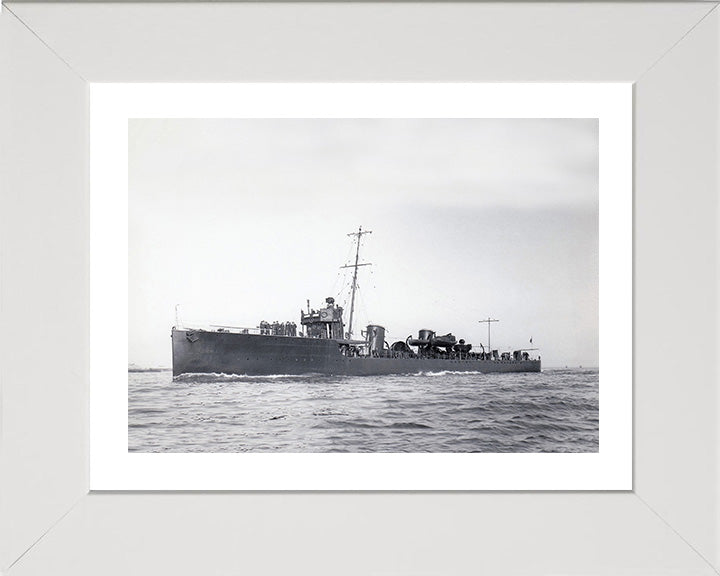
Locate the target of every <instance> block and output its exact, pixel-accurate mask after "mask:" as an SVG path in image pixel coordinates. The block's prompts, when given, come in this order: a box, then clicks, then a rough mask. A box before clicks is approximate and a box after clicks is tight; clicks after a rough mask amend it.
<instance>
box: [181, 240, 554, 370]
mask: <svg viewBox="0 0 720 576" xmlns="http://www.w3.org/2000/svg"><path fill="white" fill-rule="evenodd" d="M369 233H371V232H370V231H369V230H366V231H364V230H362V227H360V228H359V229H358V231H357V232H354V233H352V234H350V236H354V237H355V238H356V241H357V248H356V251H355V259H354V264H349V265H346V266H343V268H353V279H352V285H351V300H350V314H349V321H348V326H347V331H346V330H345V323H344V320H343V318H344V316H343V313H344V310H343V307H341V306H339V305H337V304H336V303H335V299H334V298H333V297H328V298H326V299H325V305H324V306H323V307H321V308H319V309H318V310H314V309H311V308H310V304H309V301H308V303H307V310H306V311H303V310H301V311H300V331H299V332H298V331H297V325H296V324H295V323H294V322H277V321H276V322H273V323H272V324H271V323H268V322H265V321H262V322H260V323H259V325H258V326H257V327H255V328H240V327H232V326H210V327H208V328H199V327H196V328H189V327H183V326H174V327H173V328H172V356H173V375H174V376H178V375H181V374H189V373H217V374H238V375H241V374H247V375H264V374H308V373H319V374H336V375H380V374H405V373H419V372H436V371H443V370H446V371H458V372H468V371H477V372H539V371H540V369H541V364H540V357H539V356H538V357H537V358H533V357H531V356H530V352H532V351H535V350H536V349H534V348H526V349H519V350H513V351H512V352H500V351H498V350H493V349H491V348H490V347H489V346H488V349H485V347H484V345H483V344H479V348H480V349H479V350H478V349H475V348H474V347H473V345H472V344H470V343H466V342H465V340H464V339H459V340H458V339H457V338H456V337H455V336H454V335H453V334H452V333H447V334H442V335H438V334H437V333H436V332H435V331H433V330H430V329H421V330H419V331H418V335H417V337H413V336H412V335H411V336H408V337H407V338H406V339H405V340H400V341H396V342H393V343H392V344H390V343H389V342H388V341H387V340H386V338H385V336H386V330H385V328H384V327H383V326H380V325H377V324H370V325H367V326H366V327H365V329H364V330H361V333H360V336H361V338H354V337H353V336H354V335H353V321H354V309H355V296H356V289H357V275H358V268H359V267H361V266H368V265H370V263H360V262H359V254H360V240H361V238H362V236H363V235H364V234H369ZM481 322H488V345H489V342H490V333H489V327H490V324H489V322H497V320H491V319H489V318H488V320H483V321H481Z"/></svg>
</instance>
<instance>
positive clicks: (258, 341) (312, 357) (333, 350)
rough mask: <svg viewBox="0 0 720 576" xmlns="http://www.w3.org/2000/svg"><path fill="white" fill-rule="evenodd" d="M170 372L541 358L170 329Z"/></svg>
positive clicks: (518, 366) (403, 367)
mask: <svg viewBox="0 0 720 576" xmlns="http://www.w3.org/2000/svg"><path fill="white" fill-rule="evenodd" d="M172 355H173V376H178V375H180V374H191V373H199V374H208V373H218V374H249V375H263V374H311V373H319V374H334V375H348V376H371V375H380V374H412V373H419V372H439V371H442V370H448V371H457V372H474V371H477V372H483V373H488V372H540V360H505V361H499V360H477V359H467V360H459V359H440V358H368V357H355V358H350V357H346V356H343V355H342V354H341V353H340V350H339V348H338V344H337V342H336V341H335V340H326V339H319V338H294V337H289V336H266V335H259V334H236V333H230V332H209V331H208V332H206V331H201V330H197V331H195V330H184V329H176V328H173V330H172Z"/></svg>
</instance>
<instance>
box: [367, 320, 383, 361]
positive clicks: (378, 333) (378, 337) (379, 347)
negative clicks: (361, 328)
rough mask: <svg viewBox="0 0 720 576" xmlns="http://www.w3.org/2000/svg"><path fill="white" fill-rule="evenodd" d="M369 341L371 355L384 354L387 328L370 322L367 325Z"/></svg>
mask: <svg viewBox="0 0 720 576" xmlns="http://www.w3.org/2000/svg"><path fill="white" fill-rule="evenodd" d="M366 334H367V343H368V348H369V352H370V355H371V356H383V355H384V350H385V328H383V327H382V326H377V325H375V324H370V325H368V327H367V332H366Z"/></svg>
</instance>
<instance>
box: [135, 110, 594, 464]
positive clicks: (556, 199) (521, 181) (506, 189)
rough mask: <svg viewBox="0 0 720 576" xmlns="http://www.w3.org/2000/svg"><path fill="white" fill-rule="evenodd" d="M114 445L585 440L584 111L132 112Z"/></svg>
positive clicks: (589, 122)
mask: <svg viewBox="0 0 720 576" xmlns="http://www.w3.org/2000/svg"><path fill="white" fill-rule="evenodd" d="M128 185H129V186H128V221H129V224H128V226H129V228H128V451H129V452H176V453H188V452H209V453H213V452H229V453H244V452H267V453H293V452H302V453H330V452H349V453H367V452H389V453H399V452H422V453H428V452H430V453H440V452H446V453H460V452H462V453H467V452H481V453H538V452H542V453H559V452H562V453H593V452H598V450H599V316H598V311H599V307H598V301H599V248H598V247H599V229H598V214H599V122H598V119H597V118H567V119H565V118H548V119H542V118H527V119H526V118H410V119H400V118H388V119H381V118H362V119H361V118H358V119H352V118H348V119H336V118H297V119H292V118H277V119H273V118H267V119H242V118H228V119H222V118H220V119H218V118H212V119H210V118H207V119H203V118H168V119H162V118H132V119H130V120H129V121H128Z"/></svg>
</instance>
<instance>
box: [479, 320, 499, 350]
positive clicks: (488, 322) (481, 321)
mask: <svg viewBox="0 0 720 576" xmlns="http://www.w3.org/2000/svg"><path fill="white" fill-rule="evenodd" d="M478 322H479V323H480V324H482V323H484V322H487V325H488V351H489V352H490V353H491V354H492V347H491V346H490V322H500V320H493V319H492V318H490V316H488V319H487V320H478Z"/></svg>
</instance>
